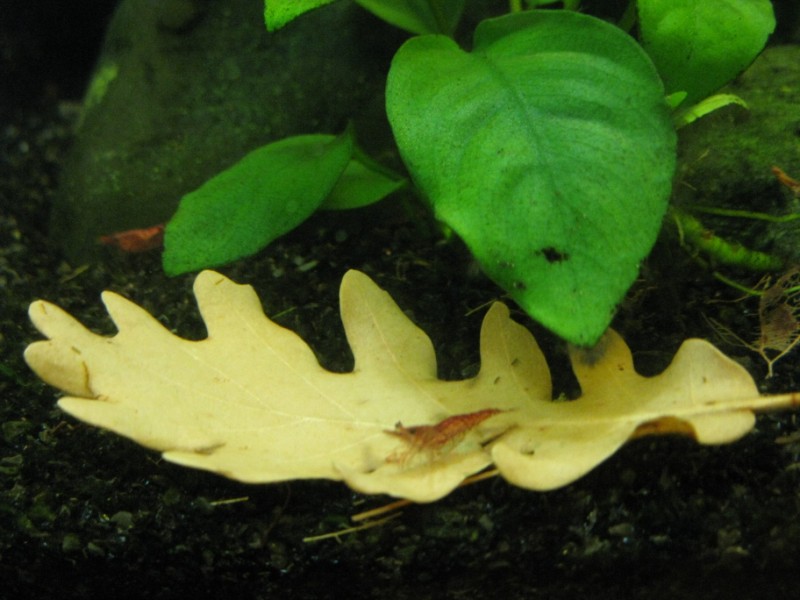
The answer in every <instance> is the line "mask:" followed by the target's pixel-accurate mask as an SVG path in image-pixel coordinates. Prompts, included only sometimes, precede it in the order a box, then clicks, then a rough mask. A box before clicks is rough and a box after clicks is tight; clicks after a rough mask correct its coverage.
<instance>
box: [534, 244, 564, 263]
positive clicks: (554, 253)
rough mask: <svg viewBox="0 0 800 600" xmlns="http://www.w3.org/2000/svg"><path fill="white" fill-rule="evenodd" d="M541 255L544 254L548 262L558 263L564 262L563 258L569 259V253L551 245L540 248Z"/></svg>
mask: <svg viewBox="0 0 800 600" xmlns="http://www.w3.org/2000/svg"><path fill="white" fill-rule="evenodd" d="M539 252H540V253H541V254H542V256H544V258H545V260H546V261H547V262H549V263H560V262H564V261H565V260H569V254H568V253H567V252H560V251H559V250H556V249H555V248H553V247H552V246H548V247H547V248H542V249H541V250H540V251H539Z"/></svg>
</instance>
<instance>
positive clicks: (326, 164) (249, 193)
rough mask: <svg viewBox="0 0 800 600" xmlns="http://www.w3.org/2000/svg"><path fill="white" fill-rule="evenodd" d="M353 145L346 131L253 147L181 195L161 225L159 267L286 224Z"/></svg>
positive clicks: (232, 256)
mask: <svg viewBox="0 0 800 600" xmlns="http://www.w3.org/2000/svg"><path fill="white" fill-rule="evenodd" d="M352 149H353V142H352V138H351V136H350V134H349V133H346V134H344V135H342V136H339V137H334V136H332V135H322V134H319V135H299V136H295V137H290V138H286V139H283V140H280V141H278V142H273V143H271V144H267V145H266V146H262V147H261V148H258V149H257V150H254V151H253V152H251V153H250V154H248V155H247V156H245V157H244V158H243V159H242V160H240V161H239V162H237V163H236V164H235V165H233V166H232V167H230V168H229V169H227V170H225V171H223V172H222V173H219V174H218V175H216V176H215V177H213V178H212V179H210V180H208V181H207V182H206V183H204V184H203V185H202V186H201V187H199V188H198V189H196V190H195V191H193V192H191V193H189V194H187V195H186V196H184V197H183V198H182V199H181V202H180V205H179V206H178V210H177V212H176V213H175V215H174V216H173V217H172V219H171V220H170V222H169V223H167V227H166V231H165V236H164V255H163V266H164V271H165V272H166V273H168V274H169V275H177V274H179V273H185V272H187V271H194V270H197V269H200V268H204V267H209V266H214V265H221V264H224V263H227V262H230V261H232V260H236V259H238V258H242V257H244V256H249V255H251V254H254V253H255V252H258V251H259V250H261V249H262V248H264V247H265V246H266V245H267V244H269V243H270V242H271V241H272V240H274V239H275V238H277V237H279V236H281V235H283V234H284V233H287V232H288V231H291V230H292V229H294V228H295V227H296V226H297V225H299V224H300V223H302V222H303V221H305V220H306V219H307V218H308V217H309V216H310V215H311V214H312V213H313V212H314V211H315V210H317V208H318V207H319V206H320V204H322V201H323V200H324V199H325V198H326V197H327V196H328V194H330V192H331V190H332V189H333V188H334V186H335V185H336V182H337V181H338V179H339V177H340V175H341V174H342V172H343V171H344V170H345V167H346V166H347V164H348V162H349V161H350V156H351V154H352Z"/></svg>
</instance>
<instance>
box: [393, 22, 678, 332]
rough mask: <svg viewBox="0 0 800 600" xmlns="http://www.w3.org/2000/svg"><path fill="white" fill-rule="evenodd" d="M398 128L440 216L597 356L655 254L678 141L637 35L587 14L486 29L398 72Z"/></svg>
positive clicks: (435, 48) (413, 51)
mask: <svg viewBox="0 0 800 600" xmlns="http://www.w3.org/2000/svg"><path fill="white" fill-rule="evenodd" d="M386 102H387V112H388V115H389V120H390V122H391V125H392V129H393V131H394V134H395V138H396V140H397V142H398V146H399V148H400V152H401V155H402V156H403V160H404V161H405V163H406V165H407V167H408V168H409V171H410V172H411V174H412V177H413V179H414V181H415V183H416V184H417V185H418V187H419V188H420V189H421V190H422V191H423V192H424V193H425V195H426V196H427V197H428V199H429V201H430V202H431V204H432V205H433V208H434V211H435V213H436V215H437V216H438V217H439V218H440V219H441V220H442V221H444V222H445V223H446V224H447V225H449V226H450V227H452V229H453V230H454V231H455V232H456V233H457V234H458V235H460V236H461V238H462V239H463V240H464V241H465V242H466V244H467V245H468V246H469V248H470V249H471V250H472V252H473V253H474V255H475V256H476V258H477V259H478V260H479V261H480V263H481V265H482V267H483V269H484V270H485V271H486V273H487V274H488V275H489V276H490V277H491V278H492V279H494V280H495V281H496V282H497V283H498V284H500V285H501V286H502V287H503V288H505V289H506V291H507V292H508V293H509V294H510V295H511V296H512V297H513V298H514V299H515V300H516V301H517V302H518V303H519V304H520V306H522V307H523V308H524V309H525V310H526V311H527V312H528V314H530V315H531V316H532V317H533V318H534V319H536V320H538V321H539V322H541V323H542V324H544V325H545V326H547V327H548V328H550V329H551V330H553V331H554V332H555V333H557V334H558V335H560V336H561V337H563V338H565V339H567V340H569V341H571V342H573V343H576V344H580V345H589V344H593V343H594V342H596V341H597V340H598V339H599V338H600V336H601V335H602V333H603V331H604V330H605V328H606V327H607V326H608V324H609V322H610V320H611V317H612V315H613V313H614V310H615V307H616V305H617V304H618V303H619V301H620V300H621V299H622V297H623V295H624V294H625V292H626V291H627V289H628V287H629V286H630V284H631V283H632V282H633V281H634V279H635V278H636V275H637V273H638V267H639V263H640V261H641V260H642V259H643V258H644V257H645V256H646V255H647V253H648V252H649V251H650V248H651V247H652V245H653V243H654V242H655V239H656V236H657V235H658V231H659V229H660V226H661V219H662V216H663V215H664V212H665V210H666V207H667V202H668V198H669V194H670V188H671V179H672V175H673V171H674V165H675V131H674V129H673V127H672V123H671V120H670V112H669V108H668V106H667V104H666V102H665V100H664V90H663V86H662V84H661V81H660V79H659V78H658V74H657V73H656V70H655V68H654V67H653V65H652V63H651V62H650V60H649V59H648V57H647V55H646V54H645V53H644V52H643V51H642V49H641V48H640V47H639V45H638V44H637V43H636V42H635V41H634V40H633V39H632V38H630V36H628V35H627V34H625V33H623V32H622V31H620V30H619V29H617V28H616V27H614V26H613V25H610V24H607V23H604V22H603V21H600V20H599V19H595V18H592V17H588V16H586V15H582V14H579V13H575V12H566V11H544V10H543V11H529V12H522V13H515V14H511V15H507V16H505V17H501V18H499V19H492V20H489V21H484V22H483V23H482V24H481V25H480V26H479V27H478V30H477V31H476V33H475V45H474V50H473V52H472V53H471V54H468V53H466V52H464V51H462V50H461V49H460V48H459V47H458V46H457V45H456V44H455V42H453V41H452V40H451V39H449V38H446V37H444V36H422V37H417V38H412V39H411V40H409V41H407V42H406V43H405V44H404V45H403V47H402V48H401V49H400V50H399V52H398V53H397V55H396V56H395V59H394V62H393V63H392V67H391V70H390V73H389V79H388V82H387V92H386Z"/></svg>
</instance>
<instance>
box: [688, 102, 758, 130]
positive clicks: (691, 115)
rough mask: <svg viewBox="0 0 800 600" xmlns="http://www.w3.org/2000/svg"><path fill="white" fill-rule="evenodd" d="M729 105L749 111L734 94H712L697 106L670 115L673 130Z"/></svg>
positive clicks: (744, 103) (745, 103) (745, 104)
mask: <svg viewBox="0 0 800 600" xmlns="http://www.w3.org/2000/svg"><path fill="white" fill-rule="evenodd" d="M730 104H738V105H739V106H742V107H744V108H746V109H748V110H749V109H750V107H749V106H748V105H747V102H745V101H744V100H742V99H741V98H740V97H739V96H737V95H736V94H714V95H713V96H708V97H707V98H704V99H703V100H701V101H700V102H698V103H697V104H694V105H692V106H687V107H686V108H681V109H679V110H677V111H676V112H675V114H674V115H672V122H673V123H674V124H675V129H680V128H681V127H686V126H687V125H689V124H690V123H694V122H695V121H696V120H697V119H699V118H701V117H705V116H706V115H707V114H709V113H712V112H714V111H715V110H719V109H720V108H723V107H725V106H728V105H730Z"/></svg>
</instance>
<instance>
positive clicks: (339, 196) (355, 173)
mask: <svg viewBox="0 0 800 600" xmlns="http://www.w3.org/2000/svg"><path fill="white" fill-rule="evenodd" d="M407 184H408V181H407V180H406V179H405V178H403V177H400V176H399V175H395V174H393V173H389V172H388V171H387V169H385V168H382V167H381V166H380V165H377V164H376V163H373V162H372V161H370V160H368V159H365V158H362V159H358V158H353V159H352V160H350V163H349V164H348V165H347V168H346V169H345V170H344V173H342V176H341V177H340V178H339V181H337V182H336V185H335V186H334V188H333V190H332V191H331V193H330V194H329V195H328V197H327V198H325V201H324V202H323V203H322V205H321V206H320V208H321V209H322V210H348V209H351V208H361V207H362V206H368V205H370V204H374V203H375V202H378V201H380V200H383V199H384V198H385V197H386V196H388V195H389V194H391V193H392V192H396V191H397V190H399V189H400V188H402V187H403V186H405V185H407Z"/></svg>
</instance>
